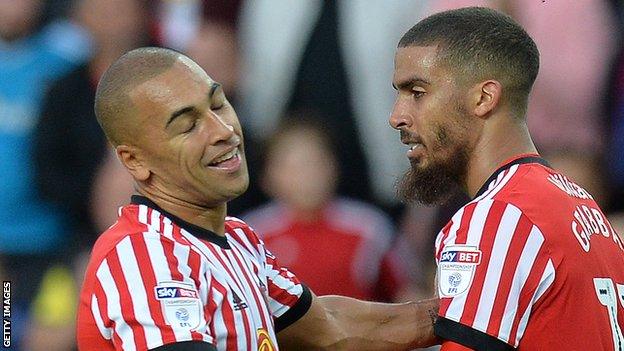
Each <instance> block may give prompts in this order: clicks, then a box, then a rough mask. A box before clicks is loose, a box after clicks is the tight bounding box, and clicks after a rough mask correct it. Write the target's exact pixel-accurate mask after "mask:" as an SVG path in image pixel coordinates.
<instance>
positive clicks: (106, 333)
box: [91, 294, 113, 340]
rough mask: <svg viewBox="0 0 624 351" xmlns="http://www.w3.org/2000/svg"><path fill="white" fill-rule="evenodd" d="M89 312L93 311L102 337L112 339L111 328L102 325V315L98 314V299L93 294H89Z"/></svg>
mask: <svg viewBox="0 0 624 351" xmlns="http://www.w3.org/2000/svg"><path fill="white" fill-rule="evenodd" d="M91 313H93V319H94V320H95V324H96V325H97V327H98V329H99V330H100V334H102V337H103V338H104V339H106V340H110V339H112V338H113V329H111V328H107V327H106V326H104V321H103V320H102V315H101V314H100V306H99V305H98V299H97V297H96V296H95V294H93V295H91Z"/></svg>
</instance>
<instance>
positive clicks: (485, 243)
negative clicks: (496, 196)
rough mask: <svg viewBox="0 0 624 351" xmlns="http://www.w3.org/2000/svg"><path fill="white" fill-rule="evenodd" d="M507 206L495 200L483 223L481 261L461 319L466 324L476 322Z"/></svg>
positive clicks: (480, 248)
mask: <svg viewBox="0 0 624 351" xmlns="http://www.w3.org/2000/svg"><path fill="white" fill-rule="evenodd" d="M484 201H490V200H484ZM506 208H507V204H505V203H503V202H500V201H494V202H493V203H492V206H490V210H489V211H488V214H487V217H486V220H485V223H484V224H483V231H482V232H481V240H480V242H479V250H481V263H479V265H478V266H477V268H476V272H475V276H474V278H473V281H472V285H471V287H470V291H469V292H468V296H466V302H465V303H464V311H463V313H462V316H461V319H460V321H461V322H462V323H464V324H466V325H472V323H474V319H475V316H476V314H477V308H478V307H479V300H480V299H481V294H482V292H483V284H484V283H485V275H486V273H487V271H488V267H489V265H490V258H491V256H492V248H493V247H494V239H495V238H496V232H497V231H498V227H499V226H500V223H501V219H502V217H503V213H505V209H506Z"/></svg>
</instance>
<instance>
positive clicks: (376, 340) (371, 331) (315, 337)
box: [278, 294, 438, 350]
mask: <svg viewBox="0 0 624 351" xmlns="http://www.w3.org/2000/svg"><path fill="white" fill-rule="evenodd" d="M437 309H438V300H437V299H431V300H425V301H420V302H408V303H402V304H387V303H376V302H367V301H361V300H356V299H353V298H348V297H343V296H321V297H317V296H315V295H314V294H312V302H311V305H310V308H309V310H308V311H307V312H306V313H305V314H304V315H303V316H302V317H301V318H300V319H299V320H297V321H296V322H294V323H293V324H291V325H290V326H288V327H287V328H286V329H284V330H282V331H281V332H280V333H279V334H278V340H279V345H280V347H281V348H283V349H285V350H288V349H291V350H302V349H313V350H410V349H413V348H419V347H428V346H431V345H435V344H437V343H438V341H437V338H436V337H435V336H434V334H433V324H434V321H435V318H436V316H437Z"/></svg>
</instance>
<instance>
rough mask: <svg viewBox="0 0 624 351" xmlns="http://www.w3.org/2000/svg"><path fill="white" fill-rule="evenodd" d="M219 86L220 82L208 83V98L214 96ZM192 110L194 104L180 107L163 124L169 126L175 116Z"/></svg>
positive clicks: (210, 98)
mask: <svg viewBox="0 0 624 351" xmlns="http://www.w3.org/2000/svg"><path fill="white" fill-rule="evenodd" d="M220 87H221V84H219V83H216V82H212V84H211V85H210V91H209V92H208V100H212V97H213V96H214V94H215V92H216V91H217V89H219V88H220ZM194 110H195V106H192V105H191V106H185V107H182V108H181V109H178V110H176V111H174V112H173V113H172V114H171V117H169V119H168V120H167V124H166V125H165V128H167V127H169V125H170V124H171V123H173V121H175V119H176V118H178V117H180V116H182V115H183V114H185V113H189V112H192V111H194Z"/></svg>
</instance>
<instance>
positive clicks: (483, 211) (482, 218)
mask: <svg viewBox="0 0 624 351" xmlns="http://www.w3.org/2000/svg"><path fill="white" fill-rule="evenodd" d="M492 203H493V201H491V200H483V201H479V202H478V203H477V204H476V206H475V209H474V212H473V213H472V218H471V219H470V224H469V227H468V235H467V238H466V245H468V246H474V247H477V248H478V247H479V245H480V243H481V235H482V234H483V227H485V222H486V220H487V216H488V212H489V211H490V208H491V207H492ZM472 279H473V280H474V273H473V276H472ZM470 284H471V285H472V282H470ZM467 297H468V292H465V293H463V294H461V295H458V296H455V297H453V299H452V300H451V303H450V304H449V307H448V309H447V312H446V316H447V318H449V319H452V320H455V321H459V319H460V318H461V316H462V314H463V313H464V307H465V305H466V298H467Z"/></svg>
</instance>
